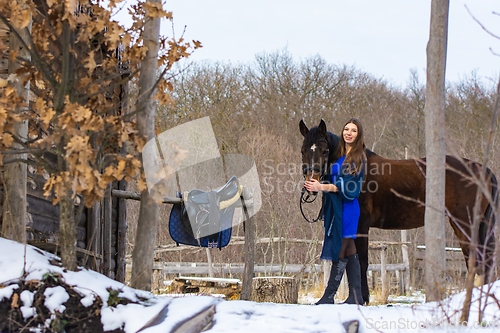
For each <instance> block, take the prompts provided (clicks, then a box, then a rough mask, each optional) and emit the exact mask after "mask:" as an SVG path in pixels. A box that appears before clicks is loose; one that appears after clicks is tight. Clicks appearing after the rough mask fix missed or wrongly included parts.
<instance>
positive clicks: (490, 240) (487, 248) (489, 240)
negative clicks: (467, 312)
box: [479, 168, 498, 273]
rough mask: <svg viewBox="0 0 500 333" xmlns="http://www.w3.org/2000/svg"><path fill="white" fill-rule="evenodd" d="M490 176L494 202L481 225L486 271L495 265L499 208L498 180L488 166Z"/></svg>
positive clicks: (490, 204)
mask: <svg viewBox="0 0 500 333" xmlns="http://www.w3.org/2000/svg"><path fill="white" fill-rule="evenodd" d="M487 173H488V176H489V178H490V182H491V198H492V202H491V201H490V202H489V203H488V207H486V211H485V213H484V217H483V220H482V221H481V224H480V226H479V241H480V244H481V245H482V246H484V248H483V251H484V252H483V251H482V252H483V253H485V255H486V258H484V259H485V260H486V262H485V263H486V267H485V268H486V273H487V272H488V271H489V269H490V268H491V267H493V264H494V263H493V262H492V260H493V253H494V251H495V236H494V233H493V232H494V228H495V223H496V213H497V208H498V181H497V178H496V176H495V174H494V173H493V172H492V171H491V170H490V169H489V168H488V169H487Z"/></svg>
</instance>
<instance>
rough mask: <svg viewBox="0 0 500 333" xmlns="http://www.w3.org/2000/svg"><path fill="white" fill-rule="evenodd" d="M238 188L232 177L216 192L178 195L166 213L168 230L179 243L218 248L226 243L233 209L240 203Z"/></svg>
mask: <svg viewBox="0 0 500 333" xmlns="http://www.w3.org/2000/svg"><path fill="white" fill-rule="evenodd" d="M241 192H242V188H241V187H240V186H238V183H237V179H236V176H233V177H232V178H231V179H230V180H229V181H228V182H227V183H226V184H225V185H224V186H223V187H222V188H220V189H219V190H216V191H209V192H205V191H201V190H196V189H195V190H191V191H189V192H185V193H184V194H182V195H180V196H181V197H182V199H183V200H182V204H176V205H174V207H173V208H172V212H171V213H170V221H169V222H170V223H169V231H170V236H171V237H172V239H173V240H174V241H176V242H177V243H181V244H186V245H193V246H202V247H213V248H216V247H218V248H222V247H224V246H226V245H227V244H228V243H229V240H230V238H231V227H232V220H233V214H234V209H235V208H236V207H237V206H238V204H239V203H240V200H239V199H240V196H241Z"/></svg>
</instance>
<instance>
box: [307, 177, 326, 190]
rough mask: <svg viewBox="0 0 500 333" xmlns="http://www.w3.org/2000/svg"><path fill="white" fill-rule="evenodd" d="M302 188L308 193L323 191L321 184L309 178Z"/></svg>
mask: <svg viewBox="0 0 500 333" xmlns="http://www.w3.org/2000/svg"><path fill="white" fill-rule="evenodd" d="M304 186H305V188H306V190H308V191H309V192H319V191H323V184H321V183H320V182H318V181H317V180H316V179H314V178H311V179H310V180H309V181H307V182H305V183H304Z"/></svg>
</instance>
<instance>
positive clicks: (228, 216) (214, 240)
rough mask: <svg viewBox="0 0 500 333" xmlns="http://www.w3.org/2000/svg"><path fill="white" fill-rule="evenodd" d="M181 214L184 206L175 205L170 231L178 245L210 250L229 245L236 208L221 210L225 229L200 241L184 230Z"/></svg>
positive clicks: (169, 224) (222, 224)
mask: <svg viewBox="0 0 500 333" xmlns="http://www.w3.org/2000/svg"><path fill="white" fill-rule="evenodd" d="M181 214H182V206H181V205H180V204H174V205H173V206H172V211H171V212H170V219H169V223H168V231H169V233H170V237H172V239H173V240H174V241H175V242H176V243H178V244H185V245H191V246H198V247H210V248H223V247H225V246H227V244H229V241H230V240H231V232H232V224H233V215H234V208H227V209H223V210H221V214H220V218H221V226H222V228H225V229H223V230H222V231H220V232H218V233H217V234H213V235H208V236H206V237H201V238H200V239H196V238H194V237H193V236H192V235H191V234H189V233H188V232H187V231H186V229H184V226H183V225H182V221H181Z"/></svg>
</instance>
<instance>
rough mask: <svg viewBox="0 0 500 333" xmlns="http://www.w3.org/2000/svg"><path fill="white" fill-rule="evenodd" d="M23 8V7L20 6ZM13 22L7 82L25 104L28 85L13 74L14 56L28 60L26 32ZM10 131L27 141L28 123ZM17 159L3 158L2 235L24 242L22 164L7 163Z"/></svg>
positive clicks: (16, 59) (22, 122)
mask: <svg viewBox="0 0 500 333" xmlns="http://www.w3.org/2000/svg"><path fill="white" fill-rule="evenodd" d="M23 5H24V6H25V4H23ZM16 23H18V22H16V20H13V22H12V24H13V26H14V27H15V28H16V29H19V30H20V35H19V36H17V35H16V34H13V33H11V34H10V36H9V53H10V54H17V57H15V56H13V57H9V80H10V84H12V85H14V88H15V89H16V90H17V94H18V95H19V97H20V98H22V99H23V100H24V101H25V102H27V101H28V100H29V98H28V97H29V82H28V83H27V85H23V84H22V82H21V81H22V80H21V79H20V78H19V77H16V76H15V75H14V74H15V73H16V71H17V70H18V69H19V68H20V67H21V65H20V63H19V61H18V57H20V58H25V59H29V52H28V50H27V49H26V47H25V46H24V44H23V43H22V40H21V39H23V40H27V39H28V36H27V35H28V33H29V30H28V29H29V28H30V26H29V27H28V29H20V27H19V26H18V25H16ZM24 111H25V108H22V107H21V108H18V109H17V110H16V113H18V114H22V113H23V112H24ZM13 130H14V132H15V133H16V134H17V135H18V136H19V138H21V140H26V139H27V138H28V121H27V120H22V119H20V120H18V121H17V122H16V123H15V124H14V129H13ZM14 146H15V148H21V145H20V144H17V143H15V144H14ZM16 158H17V157H14V158H12V157H6V158H4V163H5V167H4V203H3V210H2V221H3V223H2V236H3V237H5V238H8V239H12V240H15V241H17V242H20V243H25V242H26V175H27V172H26V171H27V168H26V164H24V163H23V162H21V161H17V162H12V163H10V161H9V160H11V159H16ZM20 158H21V159H26V154H23V155H21V156H20Z"/></svg>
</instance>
